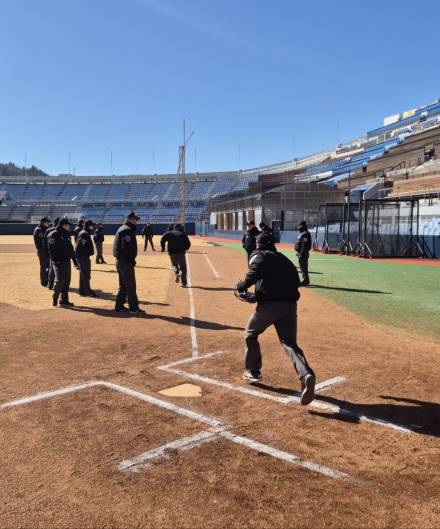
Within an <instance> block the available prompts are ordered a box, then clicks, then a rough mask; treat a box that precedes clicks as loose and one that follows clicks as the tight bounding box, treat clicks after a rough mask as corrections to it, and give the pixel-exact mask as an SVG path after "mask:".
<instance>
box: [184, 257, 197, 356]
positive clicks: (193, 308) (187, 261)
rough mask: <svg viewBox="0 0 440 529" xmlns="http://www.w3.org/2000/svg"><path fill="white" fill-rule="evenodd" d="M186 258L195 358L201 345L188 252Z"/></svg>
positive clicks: (192, 343)
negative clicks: (199, 342) (198, 337)
mask: <svg viewBox="0 0 440 529" xmlns="http://www.w3.org/2000/svg"><path fill="white" fill-rule="evenodd" d="M185 259H186V268H187V290H188V296H189V319H190V322H189V323H190V329H191V352H192V356H193V358H196V357H198V356H199V346H198V344H197V332H196V311H195V303H194V293H193V289H192V282H191V268H190V265H189V257H188V254H186V255H185Z"/></svg>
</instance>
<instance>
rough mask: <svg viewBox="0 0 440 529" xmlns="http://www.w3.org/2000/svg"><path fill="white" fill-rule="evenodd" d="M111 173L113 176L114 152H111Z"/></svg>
mask: <svg viewBox="0 0 440 529" xmlns="http://www.w3.org/2000/svg"><path fill="white" fill-rule="evenodd" d="M110 173H111V174H112V175H113V151H112V150H110Z"/></svg>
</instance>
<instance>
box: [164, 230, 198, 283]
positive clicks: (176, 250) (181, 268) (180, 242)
mask: <svg viewBox="0 0 440 529" xmlns="http://www.w3.org/2000/svg"><path fill="white" fill-rule="evenodd" d="M166 244H167V245H168V254H169V256H170V260H171V265H172V267H173V271H174V274H175V276H176V283H178V282H179V281H181V283H182V287H186V286H187V283H188V279H187V270H186V252H187V251H188V250H189V249H190V248H191V241H190V240H189V237H188V235H187V234H186V233H185V231H184V228H183V225H182V224H176V225H175V226H174V229H173V230H171V231H167V232H166V233H164V234H163V235H162V238H161V240H160V246H161V248H162V252H164V251H165V245H166Z"/></svg>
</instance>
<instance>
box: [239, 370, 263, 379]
mask: <svg viewBox="0 0 440 529" xmlns="http://www.w3.org/2000/svg"><path fill="white" fill-rule="evenodd" d="M243 378H244V379H245V380H247V381H248V382H260V380H263V375H262V374H261V371H251V370H250V369H248V370H247V371H245V372H244V373H243Z"/></svg>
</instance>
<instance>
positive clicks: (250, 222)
mask: <svg viewBox="0 0 440 529" xmlns="http://www.w3.org/2000/svg"><path fill="white" fill-rule="evenodd" d="M251 225H253V226H255V221H254V220H248V221H247V222H246V226H251Z"/></svg>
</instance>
